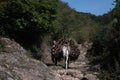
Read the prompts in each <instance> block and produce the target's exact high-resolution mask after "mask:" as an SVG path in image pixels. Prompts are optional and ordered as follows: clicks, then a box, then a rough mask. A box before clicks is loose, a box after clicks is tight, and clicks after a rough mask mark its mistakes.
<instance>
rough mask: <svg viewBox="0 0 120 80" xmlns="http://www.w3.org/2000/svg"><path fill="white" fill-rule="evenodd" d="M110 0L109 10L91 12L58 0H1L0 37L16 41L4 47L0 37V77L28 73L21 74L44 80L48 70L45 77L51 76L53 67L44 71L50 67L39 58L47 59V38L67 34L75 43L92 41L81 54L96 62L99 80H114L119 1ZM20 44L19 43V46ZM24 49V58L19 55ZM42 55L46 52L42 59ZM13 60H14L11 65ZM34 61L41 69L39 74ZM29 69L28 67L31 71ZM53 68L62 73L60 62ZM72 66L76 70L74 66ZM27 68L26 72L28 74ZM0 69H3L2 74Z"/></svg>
mask: <svg viewBox="0 0 120 80" xmlns="http://www.w3.org/2000/svg"><path fill="white" fill-rule="evenodd" d="M51 1H52V2H51ZM113 3H115V4H114V5H115V8H114V9H113V10H111V11H109V12H108V13H107V14H104V15H101V16H95V15H93V14H90V13H83V12H77V11H75V10H74V9H71V8H70V7H69V6H68V4H67V3H64V2H62V1H60V0H27V1H26V0H1V1H0V37H7V38H9V39H10V40H11V39H12V40H13V42H14V41H15V45H13V44H14V43H13V42H11V41H10V42H8V44H9V45H7V46H6V47H4V46H3V43H4V42H0V59H1V60H0V61H1V62H0V69H1V70H2V72H1V73H0V75H1V76H3V77H2V78H3V79H4V78H5V79H6V78H8V77H9V76H16V77H17V78H19V79H21V80H24V79H23V76H24V75H23V74H24V73H27V75H26V76H33V77H34V76H37V77H38V78H39V77H42V78H43V79H46V78H45V77H46V76H45V75H46V74H48V75H50V76H47V77H48V78H50V79H51V80H52V79H53V77H55V75H54V74H53V73H54V72H56V71H54V70H53V72H52V73H51V72H47V71H49V69H48V67H47V66H46V65H45V64H44V63H43V62H44V60H45V62H46V61H48V60H47V59H48V58H49V59H50V55H48V53H49V52H50V49H51V46H52V44H51V42H52V41H53V40H58V39H60V38H66V39H73V40H75V41H76V42H77V43H79V44H84V43H85V42H88V43H93V45H92V47H91V49H89V50H87V51H86V52H87V54H86V55H85V56H84V57H87V59H88V60H89V62H90V63H89V64H88V65H91V66H94V65H99V67H100V72H99V73H100V74H99V79H100V80H119V79H120V75H119V73H120V65H119V64H120V54H119V53H120V43H119V42H120V34H119V33H120V15H119V13H120V2H119V0H115V1H114V2H113ZM5 39H6V38H5ZM9 39H6V41H9ZM16 43H18V44H16ZM20 45H21V46H22V47H23V48H21V47H19V46H20ZM3 47H4V48H3ZM18 47H19V48H18ZM16 51H17V52H16ZM26 52H28V53H27V55H29V57H28V56H26V55H24V54H25V53H26ZM20 54H21V55H20ZM46 55H47V56H49V57H47V58H46ZM5 57H6V58H5ZM11 57H12V58H11ZM9 58H10V60H9ZM15 58H17V59H15ZM21 58H22V60H21ZM26 58H27V59H26ZM35 59H36V60H35ZM30 61H32V62H33V63H30ZM41 61H43V62H41ZM22 62H24V63H23V64H25V65H22V67H23V68H21V64H22ZM48 62H49V61H48ZM83 62H84V61H83ZM78 63H79V61H78ZM13 64H16V65H14V66H13ZM74 65H76V66H81V65H78V64H74ZM30 66H33V67H30ZM38 66H41V67H42V68H43V72H45V73H44V74H43V73H42V71H41V69H40V67H38ZM19 67H20V68H19ZM26 67H27V69H26ZM34 67H36V68H37V69H36V68H34ZM31 68H32V70H30V69H31ZM50 68H51V66H50ZM53 68H55V66H53ZM77 68H81V67H77ZM57 69H58V74H62V73H59V67H57ZM7 70H8V73H7ZM10 70H12V72H13V73H12V74H9V71H10ZM14 70H15V71H17V72H15V71H14ZM24 70H25V71H24ZM29 70H30V71H29ZM34 70H35V71H37V70H39V71H38V74H39V75H40V76H39V75H37V73H36V74H33V73H32V72H34ZM73 70H75V71H76V69H73ZM19 71H22V72H23V74H20V73H21V72H19ZM26 71H28V72H31V73H29V74H28V72H26ZM62 71H63V72H66V71H64V70H62ZM2 73H4V74H3V75H2ZM68 73H69V70H68ZM70 73H71V72H70ZM78 73H81V72H78ZM18 74H19V75H18ZM5 75H7V76H8V77H6V76H5ZM66 75H67V73H66ZM66 75H65V76H66ZM63 76H64V75H63ZM69 76H70V75H69ZM57 77H58V76H57ZM11 78H12V77H10V79H11ZM30 78H31V77H30ZM42 78H41V79H42ZM48 78H47V79H48ZM34 79H35V78H34ZM48 80H49V79H48Z"/></svg>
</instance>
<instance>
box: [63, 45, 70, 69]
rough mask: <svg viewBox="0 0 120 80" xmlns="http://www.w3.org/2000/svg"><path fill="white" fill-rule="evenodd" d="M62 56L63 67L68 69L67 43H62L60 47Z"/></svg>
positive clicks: (68, 52)
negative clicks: (63, 60)
mask: <svg viewBox="0 0 120 80" xmlns="http://www.w3.org/2000/svg"><path fill="white" fill-rule="evenodd" d="M62 52H63V57H64V59H65V68H66V69H68V66H69V54H70V47H69V45H68V44H64V45H63V47H62Z"/></svg>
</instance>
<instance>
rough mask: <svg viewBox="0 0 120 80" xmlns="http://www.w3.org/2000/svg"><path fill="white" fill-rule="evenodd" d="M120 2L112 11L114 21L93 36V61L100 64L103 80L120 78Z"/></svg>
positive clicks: (90, 56) (91, 50) (91, 51)
mask: <svg viewBox="0 0 120 80" xmlns="http://www.w3.org/2000/svg"><path fill="white" fill-rule="evenodd" d="M118 13H120V3H119V2H117V3H116V7H115V8H114V9H113V11H112V12H111V14H112V17H111V19H113V21H112V22H111V24H110V25H109V26H107V27H106V28H105V29H102V31H98V32H97V33H96V35H95V37H94V38H93V40H92V41H93V47H92V49H90V50H89V55H88V56H89V58H90V60H91V63H95V64H100V66H101V74H100V79H101V80H119V79H120V15H119V14H118Z"/></svg>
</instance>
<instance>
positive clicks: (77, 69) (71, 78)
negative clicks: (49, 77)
mask: <svg viewBox="0 0 120 80" xmlns="http://www.w3.org/2000/svg"><path fill="white" fill-rule="evenodd" d="M86 54H87V47H86V46H84V47H82V48H81V55H80V56H79V59H78V60H77V61H76V62H71V63H70V64H69V67H70V68H69V69H64V67H63V66H64V61H61V62H59V64H58V66H55V65H54V64H48V66H49V68H50V69H51V70H52V71H53V73H54V74H55V75H56V78H55V80H81V79H82V78H83V77H86V78H87V79H88V80H99V79H98V78H97V76H96V75H97V74H98V70H99V69H98V67H97V68H96V67H93V66H90V65H89V64H88V63H89V61H88V60H87V58H86V57H85V55H86Z"/></svg>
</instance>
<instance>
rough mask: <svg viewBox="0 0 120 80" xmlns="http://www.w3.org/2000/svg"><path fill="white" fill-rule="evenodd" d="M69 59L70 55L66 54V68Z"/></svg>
mask: <svg viewBox="0 0 120 80" xmlns="http://www.w3.org/2000/svg"><path fill="white" fill-rule="evenodd" d="M68 59H69V55H68V54H67V55H66V59H65V68H66V69H68V63H69V62H68Z"/></svg>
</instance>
